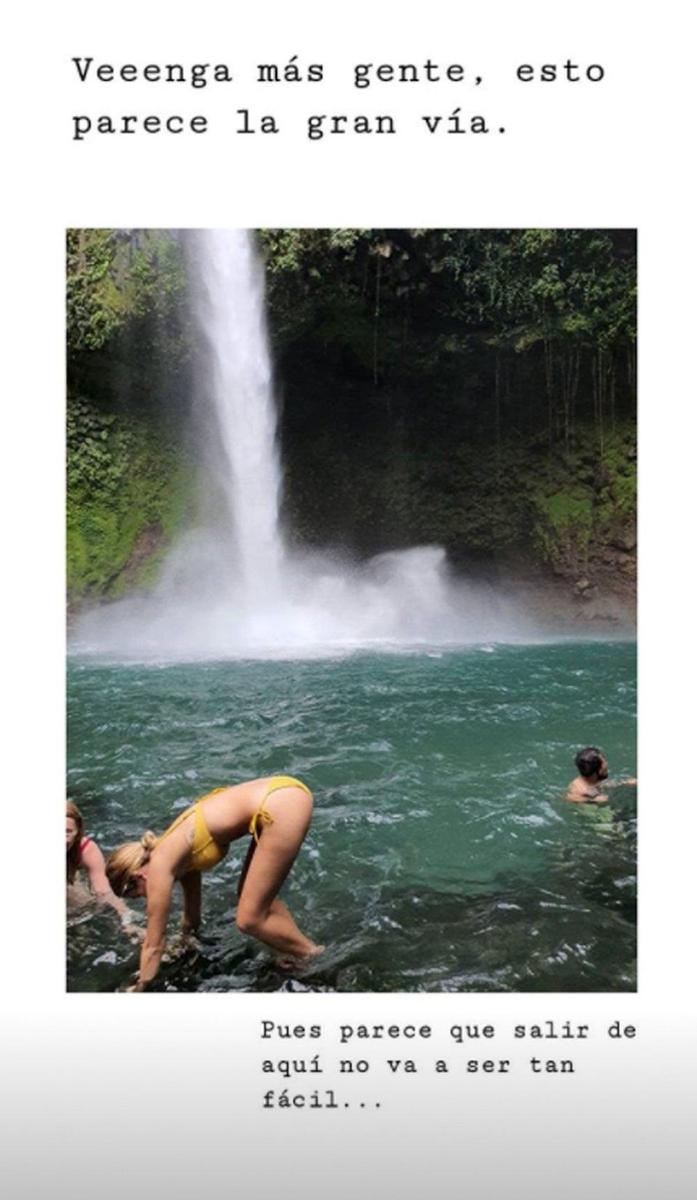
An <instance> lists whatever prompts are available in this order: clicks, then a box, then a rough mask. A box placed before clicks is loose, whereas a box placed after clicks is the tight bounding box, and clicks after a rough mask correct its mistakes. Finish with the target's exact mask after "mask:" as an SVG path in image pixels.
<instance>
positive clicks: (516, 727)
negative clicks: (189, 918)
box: [68, 642, 636, 991]
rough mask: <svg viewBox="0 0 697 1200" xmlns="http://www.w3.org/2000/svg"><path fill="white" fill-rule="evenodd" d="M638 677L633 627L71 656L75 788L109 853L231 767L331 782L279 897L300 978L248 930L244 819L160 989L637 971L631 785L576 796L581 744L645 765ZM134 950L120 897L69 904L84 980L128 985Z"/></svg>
mask: <svg viewBox="0 0 697 1200" xmlns="http://www.w3.org/2000/svg"><path fill="white" fill-rule="evenodd" d="M635 677H636V671H635V647H634V646H633V645H632V644H629V643H607V642H596V643H584V644H572V643H566V644H556V645H536V646H494V645H491V646H485V647H477V648H470V649H466V650H443V649H438V650H433V651H430V652H429V651H427V650H423V651H413V652H401V653H400V652H395V653H360V654H355V655H353V656H349V657H336V658H325V659H318V660H315V661H278V662H264V661H231V662H221V663H210V662H209V663H189V664H176V665H166V664H163V665H159V666H155V665H148V666H142V665H123V664H107V663H98V662H95V661H91V660H87V659H73V660H72V661H71V663H70V665H69V672H68V701H69V706H68V711H69V773H68V785H69V794H70V796H71V798H73V799H74V800H75V801H76V802H77V803H78V804H79V805H80V807H81V808H82V810H83V813H84V815H85V818H86V823H87V828H88V830H89V831H90V832H91V833H92V834H93V835H95V836H96V838H97V840H98V843H99V845H100V846H101V847H102V849H103V850H104V851H108V850H110V849H112V848H113V847H114V846H115V845H117V844H118V843H119V842H121V841H123V840H125V839H131V838H136V837H140V835H141V833H142V832H143V830H144V829H146V828H151V829H154V830H155V831H157V832H159V831H161V830H163V829H164V828H165V827H166V826H167V824H168V823H169V822H170V821H171V820H172V818H173V817H174V816H175V815H176V813H177V812H179V811H180V810H181V809H182V808H183V807H185V806H186V805H187V804H189V803H190V802H191V801H192V799H194V798H195V797H196V796H197V795H200V794H201V793H203V792H205V791H207V790H209V789H210V788H213V787H217V786H219V785H221V784H225V783H232V782H236V781H238V780H242V779H245V778H254V777H256V776H260V775H267V774H268V775H270V774H277V773H278V774H280V773H283V774H286V773H287V774H292V775H297V776H300V777H301V778H302V779H304V780H306V781H307V782H308V784H309V785H310V786H311V787H312V789H313V791H314V794H315V803H316V807H315V816H314V820H313V825H312V829H311V831H310V834H309V836H308V838H307V840H306V843H305V845H304V847H303V849H302V851H301V853H300V856H299V858H298V860H297V862H296V864H295V866H294V868H293V871H292V873H291V876H290V877H289V879H288V881H287V882H286V885H285V887H284V890H283V893H282V894H283V896H284V898H285V899H286V901H287V902H288V904H289V905H290V907H291V909H292V911H293V913H294V915H295V916H296V919H297V920H298V923H299V924H300V926H301V928H302V929H303V930H306V931H307V933H308V934H309V935H310V936H311V937H313V938H315V939H316V940H318V941H320V942H325V943H326V944H327V947H328V949H327V952H326V953H325V955H323V956H322V957H321V959H319V960H318V961H317V963H316V964H314V965H313V967H312V968H311V969H309V970H308V971H307V972H306V973H305V974H303V975H296V976H295V977H294V978H293V979H291V980H290V981H289V977H288V975H287V974H284V973H283V972H282V971H281V970H280V969H279V968H278V967H277V966H276V965H275V962H274V958H273V955H272V954H271V953H270V952H269V951H268V950H266V949H265V948H263V947H260V946H259V945H258V943H255V942H253V941H250V940H249V939H247V938H244V937H242V935H240V934H239V933H238V932H237V930H236V928H235V925H234V904H235V887H236V879H237V875H238V873H239V869H240V866H241V863H242V860H243V857H244V853H245V851H246V845H247V839H244V840H243V841H242V842H238V843H236V844H234V845H233V846H232V847H231V848H230V851H229V853H228V856H227V858H226V859H225V861H224V863H223V864H222V865H221V866H220V867H218V868H217V869H216V870H215V871H213V872H211V873H210V874H208V875H206V876H204V880H203V906H204V919H205V929H204V935H205V940H204V941H203V942H202V943H201V947H200V951H199V952H197V953H196V952H189V953H187V954H184V955H182V956H180V957H177V956H176V955H174V956H173V957H172V961H171V962H169V963H167V964H166V965H165V967H164V968H163V971H162V975H161V979H160V980H159V981H158V984H157V986H158V987H159V988H160V989H166V990H186V991H191V990H198V991H219V990H225V991H227V990H258V991H264V990H276V989H278V988H280V987H289V986H290V987H311V988H316V989H327V990H335V991H355V990H358V991H586V990H590V991H609V990H630V989H633V988H634V987H635V966H634V959H635V898H636V887H635V884H636V877H635V849H636V817H635V807H636V793H635V790H634V789H633V788H622V789H620V790H619V791H618V792H616V793H614V796H613V802H612V809H611V811H610V812H609V813H607V814H605V813H603V814H602V815H603V817H605V818H606V819H600V817H601V814H600V813H599V812H598V811H597V810H593V811H589V810H587V809H586V808H581V807H578V806H572V805H565V804H564V803H563V802H562V801H561V799H560V797H561V796H562V795H563V792H564V788H565V785H566V783H567V782H568V780H569V779H570V778H571V776H572V774H573V767H572V759H573V754H574V752H575V750H576V749H577V748H578V747H580V746H581V745H585V744H588V743H591V744H599V745H601V746H602V747H603V748H604V750H605V751H606V753H607V754H608V756H609V760H610V766H611V771H612V774H613V775H616V776H620V775H623V774H624V775H634V774H635V771H636V762H635V740H634V739H635V704H636V682H635ZM174 928H175V921H174V920H173V921H172V929H173V930H174ZM136 968H137V950H136V949H135V948H134V947H133V946H131V944H130V943H129V942H128V940H127V939H126V938H125V937H124V936H123V935H122V934H121V933H120V931H119V928H118V923H117V922H116V921H115V919H114V918H113V916H112V914H111V913H110V912H96V913H95V912H92V911H91V910H90V909H86V910H84V911H81V912H78V913H73V914H72V915H71V916H70V918H69V928H68V987H69V989H71V990H74V991H87V990H97V991H100V990H107V991H110V990H114V989H116V988H118V987H120V986H123V985H124V984H126V983H128V982H130V981H131V980H132V978H133V974H134V972H135V970H136Z"/></svg>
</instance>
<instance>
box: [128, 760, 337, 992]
mask: <svg viewBox="0 0 697 1200" xmlns="http://www.w3.org/2000/svg"><path fill="white" fill-rule="evenodd" d="M311 816H312V793H311V792H310V789H309V788H308V787H306V785H305V784H304V783H301V782H300V780H298V779H293V778H292V777H291V776H289V775H274V776H270V777H266V778H263V779H253V780H251V781H250V782H248V783H240V784H237V785H235V786H232V787H222V788H216V789H215V791H213V792H208V793H207V794H206V795H205V796H201V797H200V798H199V799H198V800H196V802H195V803H194V804H192V805H191V807H190V808H187V809H186V810H185V811H184V812H183V813H180V815H179V816H178V817H177V819H176V820H175V821H173V822H172V824H171V825H170V826H169V829H167V830H165V832H164V833H163V834H162V835H161V836H160V837H156V836H155V834H154V833H150V832H148V833H145V834H144V835H143V837H142V838H141V839H140V841H139V842H129V843H127V844H126V845H124V846H120V847H119V849H118V850H114V852H113V854H110V855H109V858H108V859H107V863H106V872H107V876H108V879H109V882H110V884H111V887H112V888H113V890H114V892H115V893H116V895H117V896H127V897H132V896H140V897H144V898H145V901H146V905H147V929H146V933H145V940H144V942H143V946H142V950H141V955H140V970H139V973H138V981H137V983H136V984H135V985H133V987H132V988H129V991H143V990H144V989H145V987H147V985H148V984H149V983H150V982H151V981H152V980H153V979H154V978H155V976H156V975H157V972H158V970H159V967H160V961H161V959H162V955H163V953H164V949H165V936H166V932H167V919H168V917H169V910H170V905H171V902H172V892H173V890H174V885H175V883H180V884H181V887H182V891H183V894H184V914H183V921H182V932H183V933H184V935H185V936H187V935H189V934H195V933H196V932H197V931H198V928H199V924H200V921H201V873H202V872H203V871H208V870H210V869H211V868H212V867H215V866H217V864H218V863H219V862H221V861H222V859H223V858H224V857H225V855H226V854H227V850H228V846H229V845H230V843H231V842H234V841H236V840H237V839H238V838H241V837H243V836H244V835H245V834H246V833H250V834H251V835H252V841H251V843H250V846H249V850H248V852H247V857H246V860H245V863H244V866H243V868H242V874H241V876H240V881H239V886H238V890H237V915H236V922H237V927H238V929H240V930H241V931H242V933H248V934H250V935H251V936H252V937H255V938H258V939H259V941H261V942H265V943H266V944H267V945H268V946H272V947H273V948H274V949H275V950H278V951H280V952H281V954H283V955H285V956H290V957H291V958H292V959H307V958H310V957H312V956H314V955H316V954H319V952H320V951H321V950H322V949H323V947H322V946H317V945H316V944H315V943H314V942H312V941H310V939H309V938H306V937H305V935H304V934H303V933H301V932H300V930H299V929H298V926H297V925H296V924H295V921H294V920H293V918H292V916H291V914H290V912H289V911H288V909H287V908H286V906H285V904H284V903H283V902H282V901H281V900H279V899H278V892H279V890H280V888H281V885H282V883H283V881H284V879H285V878H286V876H287V874H288V872H289V871H290V869H291V867H292V865H293V863H294V861H295V859H296V857H297V854H298V851H299V850H300V847H301V845H302V843H303V841H304V838H305V835H306V833H307V831H308V829H309V826H310V819H311Z"/></svg>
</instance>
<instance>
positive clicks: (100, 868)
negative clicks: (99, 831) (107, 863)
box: [80, 841, 129, 920]
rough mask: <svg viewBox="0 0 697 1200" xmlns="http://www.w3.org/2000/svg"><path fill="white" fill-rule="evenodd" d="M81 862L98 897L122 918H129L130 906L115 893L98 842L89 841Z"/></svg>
mask: <svg viewBox="0 0 697 1200" xmlns="http://www.w3.org/2000/svg"><path fill="white" fill-rule="evenodd" d="M80 863H81V865H82V866H84V868H85V870H86V871H87V874H88V875H89V880H90V887H91V888H92V891H93V892H94V894H95V896H96V897H97V899H98V900H101V901H102V903H103V904H110V905H111V907H112V908H113V909H115V910H116V912H117V913H118V914H119V916H120V917H121V919H122V920H123V919H124V917H126V918H127V917H128V915H129V914H128V907H127V905H126V904H124V902H123V900H121V899H120V897H119V896H115V895H114V893H113V892H112V890H111V887H110V886H109V880H108V879H107V875H106V870H105V868H104V855H103V854H102V852H101V850H100V849H99V846H98V845H97V843H96V842H93V841H90V842H88V843H87V845H86V846H85V848H84V850H83V851H82V855H81V857H80Z"/></svg>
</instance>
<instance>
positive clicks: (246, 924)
mask: <svg viewBox="0 0 697 1200" xmlns="http://www.w3.org/2000/svg"><path fill="white" fill-rule="evenodd" d="M264 807H265V808H266V810H267V811H268V813H269V815H270V816H271V817H273V822H272V823H271V824H270V825H264V826H263V833H262V834H261V836H260V838H259V842H258V844H255V843H254V842H252V845H251V846H250V848H249V852H248V854H247V859H246V861H245V864H244V867H243V869H242V878H241V880H240V889H239V899H238V904H237V926H238V928H239V929H240V930H241V931H242V932H243V933H248V934H251V936H252V937H256V938H258V939H259V941H261V942H266V943H267V945H269V946H273V947H274V949H275V950H280V951H282V952H283V953H284V954H294V955H299V956H307V955H310V954H316V953H317V951H318V949H319V947H318V946H316V945H315V944H314V942H311V941H310V940H309V938H306V937H305V936H304V934H302V933H301V932H300V930H299V929H298V926H297V925H296V924H295V921H294V920H293V918H292V916H291V915H290V913H289V911H288V909H287V908H286V906H285V904H283V902H282V901H281V900H279V899H278V898H277V893H278V891H279V889H280V887H281V885H282V883H283V881H284V879H285V877H286V875H287V874H288V872H289V871H290V868H291V867H292V865H293V863H294V861H295V858H296V856H297V853H298V850H299V849H300V847H301V845H302V843H303V839H304V837H305V834H306V833H307V830H308V828H309V825H310V818H311V816H312V797H311V796H308V794H307V793H306V792H304V791H303V790H302V789H301V788H290V787H289V788H279V790H278V791H276V792H273V793H272V794H271V796H269V798H268V799H267V800H266V802H265V805H264Z"/></svg>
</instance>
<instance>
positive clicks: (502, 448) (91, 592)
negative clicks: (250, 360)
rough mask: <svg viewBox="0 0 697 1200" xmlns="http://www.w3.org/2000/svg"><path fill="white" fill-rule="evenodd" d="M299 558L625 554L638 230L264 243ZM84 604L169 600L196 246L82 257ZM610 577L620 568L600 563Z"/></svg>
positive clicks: (72, 555) (74, 497) (72, 348)
mask: <svg viewBox="0 0 697 1200" xmlns="http://www.w3.org/2000/svg"><path fill="white" fill-rule="evenodd" d="M259 240H260V246H261V249H262V253H263V255H264V258H265V262H266V276H267V290H268V291H267V294H268V306H269V326H270V334H271V340H272V349H273V356H274V362H275V367H276V375H277V382H278V391H279V397H280V400H281V402H282V403H281V438H282V452H283V460H284V467H285V472H286V474H285V519H286V524H287V528H288V532H289V535H290V536H291V538H293V539H295V540H296V542H298V543H302V544H311V545H325V544H333V545H341V546H342V547H346V548H348V549H349V550H350V551H353V552H355V553H358V554H364V553H371V552H375V551H378V550H381V549H386V548H392V547H397V546H405V545H414V544H417V543H423V542H438V543H440V544H443V545H445V546H446V547H447V548H448V550H449V552H450V553H451V555H452V556H453V558H454V560H455V561H456V562H458V561H459V562H461V563H468V562H471V561H472V560H474V559H482V560H486V559H487V558H488V557H489V558H490V557H492V556H495V555H499V554H508V553H515V554H517V555H518V556H519V557H520V555H523V557H525V558H526V559H527V560H528V561H529V562H530V563H531V564H537V565H544V564H547V567H548V568H551V569H553V570H554V571H556V572H557V573H559V574H568V575H569V576H572V575H578V574H580V573H582V574H586V573H588V572H589V571H590V572H591V573H592V572H593V570H594V569H595V566H596V565H598V564H599V563H600V562H601V561H602V560H603V554H604V552H605V549H606V547H607V546H608V545H618V546H620V547H628V548H630V549H631V548H632V547H633V534H632V529H633V524H634V519H635V492H636V441H635V427H634V418H635V370H636V368H635V363H636V314H635V308H636V253H635V238H634V234H633V232H632V231H627V230H418V229H414V230H388V229H385V230H375V229H354V230H345V229H344V230H263V231H261V232H260V235H259ZM67 311H68V381H69V396H68V464H69V470H68V548H69V550H68V553H69V564H68V574H69V591H70V598H71V600H72V601H74V602H79V601H81V600H82V599H84V598H85V597H88V596H91V597H101V596H113V595H116V594H119V592H121V591H123V590H125V589H127V588H130V587H133V586H146V585H147V584H148V582H150V581H152V579H154V578H155V576H156V573H157V565H158V562H159V561H160V560H161V557H162V554H163V552H164V549H165V548H166V546H167V545H168V543H169V541H170V540H171V538H172V537H173V536H174V535H175V533H176V531H177V530H178V529H179V528H180V527H181V526H182V525H183V524H186V522H187V521H188V520H189V519H190V518H191V514H192V511H193V509H194V507H195V469H194V459H193V454H192V451H191V448H190V447H189V446H188V444H187V437H188V429H189V425H190V423H189V411H190V406H191V401H192V396H193V394H194V392H195V383H196V376H195V370H194V367H195V349H196V347H195V342H196V338H195V337H194V334H193V332H192V328H191V317H190V313H189V310H188V306H187V301H186V290H185V268H184V256H183V239H182V238H181V237H180V236H178V235H176V234H171V233H167V232H163V231H149V230H147V231H142V230H141V231H139V230H71V231H70V232H69V234H68V275H67ZM606 558H607V556H606Z"/></svg>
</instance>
